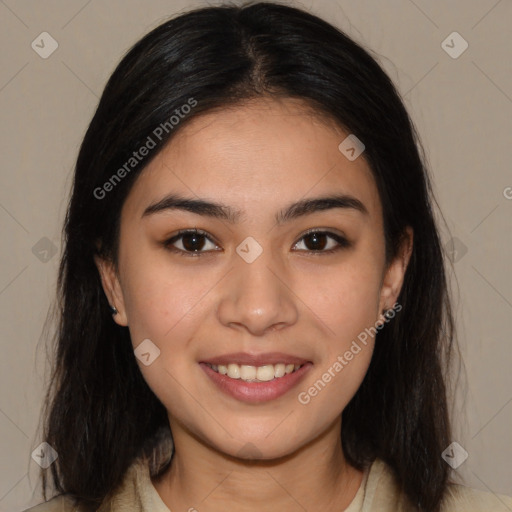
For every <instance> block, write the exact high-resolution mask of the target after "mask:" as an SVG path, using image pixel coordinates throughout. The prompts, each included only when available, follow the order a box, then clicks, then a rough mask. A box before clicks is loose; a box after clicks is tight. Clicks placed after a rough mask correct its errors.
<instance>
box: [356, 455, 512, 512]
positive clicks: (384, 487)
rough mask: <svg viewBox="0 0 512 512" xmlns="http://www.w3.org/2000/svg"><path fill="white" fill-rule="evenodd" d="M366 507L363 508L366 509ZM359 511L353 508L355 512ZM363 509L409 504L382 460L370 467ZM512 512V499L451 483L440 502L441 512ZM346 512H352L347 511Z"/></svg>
mask: <svg viewBox="0 0 512 512" xmlns="http://www.w3.org/2000/svg"><path fill="white" fill-rule="evenodd" d="M365 507H366V508H365ZM356 510H358V509H357V508H354V512H355V511H356ZM362 510H364V511H365V512H366V511H368V512H369V511H373V510H378V511H379V512H397V511H399V512H405V511H407V510H410V504H409V501H408V499H407V497H406V496H405V493H404V492H403V490H402V489H401V488H400V486H399V484H398V482H397V480H396V477H395V475H394V474H393V471H392V470H391V468H390V467H389V466H388V465H387V464H386V463H385V462H384V461H383V460H381V459H376V460H375V461H374V462H373V464H372V465H371V468H370V472H369V476H368V480H367V482H366V484H365V489H364V507H363V508H362ZM491 510H492V512H511V511H512V498H511V497H509V496H504V495H502V494H494V493H492V492H485V491H480V490H478V489H473V488H471V487H466V486H464V485H460V484H455V483H450V484H449V485H448V487H447V490H446V494H445V496H444V498H443V501H442V503H441V509H440V512H490V511H491ZM347 512H352V510H351V509H350V508H349V509H348V511H347Z"/></svg>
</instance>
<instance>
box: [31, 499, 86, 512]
mask: <svg viewBox="0 0 512 512" xmlns="http://www.w3.org/2000/svg"><path fill="white" fill-rule="evenodd" d="M23 512H86V511H85V509H83V508H82V507H79V506H78V505H76V504H75V502H74V501H73V500H72V499H71V498H70V497H69V496H65V495H60V496H56V497H55V498H52V499H51V500H49V501H45V502H44V503H40V504H39V505H36V506H34V507H31V508H28V509H26V510H24V511H23Z"/></svg>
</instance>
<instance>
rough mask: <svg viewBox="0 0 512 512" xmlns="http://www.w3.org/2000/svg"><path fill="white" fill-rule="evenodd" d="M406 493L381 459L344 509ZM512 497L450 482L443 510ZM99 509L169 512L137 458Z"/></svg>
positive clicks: (399, 506)
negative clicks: (121, 481) (401, 489)
mask: <svg viewBox="0 0 512 512" xmlns="http://www.w3.org/2000/svg"><path fill="white" fill-rule="evenodd" d="M405 511H406V505H405V499H404V495H403V494H402V493H401V492H400V491H399V489H398V486H397V485H396V482H395V479H394V477H393V473H392V472H391V469H390V468H389V466H388V465H387V464H386V463H385V462H383V461H382V460H380V459H377V460H375V461H374V462H373V464H372V465H371V466H370V468H369V469H368V470H367V471H366V472H365V475H364V478H363V481H362V483H361V486H360V487H359V490H358V492H357V494H356V496H355V497H354V499H353V500H352V502H351V503H350V505H349V506H348V507H347V508H346V509H345V511H344V512H405ZM511 511H512V498H510V497H507V496H503V495H498V494H493V493H490V492H484V491H478V490H475V489H471V488H469V487H465V486H462V485H458V484H450V485H449V487H448V493H447V496H446V498H445V501H444V502H443V508H442V512H511ZM25 512H80V508H78V507H74V506H73V503H72V501H71V500H70V499H69V498H68V497H66V496H57V497H56V498H53V499H51V500H50V501H48V502H45V503H42V504H41V505H37V506H36V507H32V508H30V509H28V510H26V511H25ZM97 512H170V510H169V508H168V507H167V506H166V505H165V504H164V502H163V501H162V499H161V498H160V495H159V494H158V492H157V490H156V489H155V487H154V486H153V484H152V482H151V477H150V471H149V466H148V464H147V463H146V462H144V461H143V460H142V459H138V460H136V461H135V462H134V463H133V464H132V465H131V466H130V467H129V468H128V470H127V472H126V475H125V477H124V479H123V483H122V485H121V486H120V488H119V489H118V491H117V492H116V493H115V494H114V495H113V497H112V498H111V499H109V500H108V501H105V502H104V503H103V504H102V505H101V507H100V508H99V509H98V511H97Z"/></svg>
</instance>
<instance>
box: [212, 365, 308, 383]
mask: <svg viewBox="0 0 512 512" xmlns="http://www.w3.org/2000/svg"><path fill="white" fill-rule="evenodd" d="M207 364H208V366H209V367H210V368H212V369H213V370H214V371H216V372H217V373H220V374H221V375H227V376H228V377H231V378H232V379H241V380H244V381H246V382H268V381H270V380H273V379H279V378H280V377H284V376H285V375H286V374H288V373H292V372H294V371H296V370H298V369H299V368H300V367H301V366H302V365H299V364H295V365H294V364H286V365H285V364H284V363H278V364H266V365H264V366H249V365H245V364H242V365H238V364H236V363H230V364H228V365H227V366H226V365H223V364H219V365H216V364H209V363H207Z"/></svg>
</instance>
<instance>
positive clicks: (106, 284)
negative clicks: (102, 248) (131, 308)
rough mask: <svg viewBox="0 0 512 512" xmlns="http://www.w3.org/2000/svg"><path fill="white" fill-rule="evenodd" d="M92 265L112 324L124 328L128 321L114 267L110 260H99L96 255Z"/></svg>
mask: <svg viewBox="0 0 512 512" xmlns="http://www.w3.org/2000/svg"><path fill="white" fill-rule="evenodd" d="M94 263H95V264H96V268H97V269H98V272H99V274H100V278H101V284H102V286H103V291H104V293H105V295H106V297H107V300H108V302H109V305H110V311H111V313H112V317H113V319H114V322H116V323H117V324H118V325H121V326H124V327H126V326H127V325H128V319H127V317H126V312H125V307H124V298H123V292H122V289H121V284H120V282H119V277H118V275H117V272H116V269H115V266H114V264H113V262H111V261H110V260H106V259H104V258H101V257H100V256H98V255H95V256H94Z"/></svg>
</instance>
